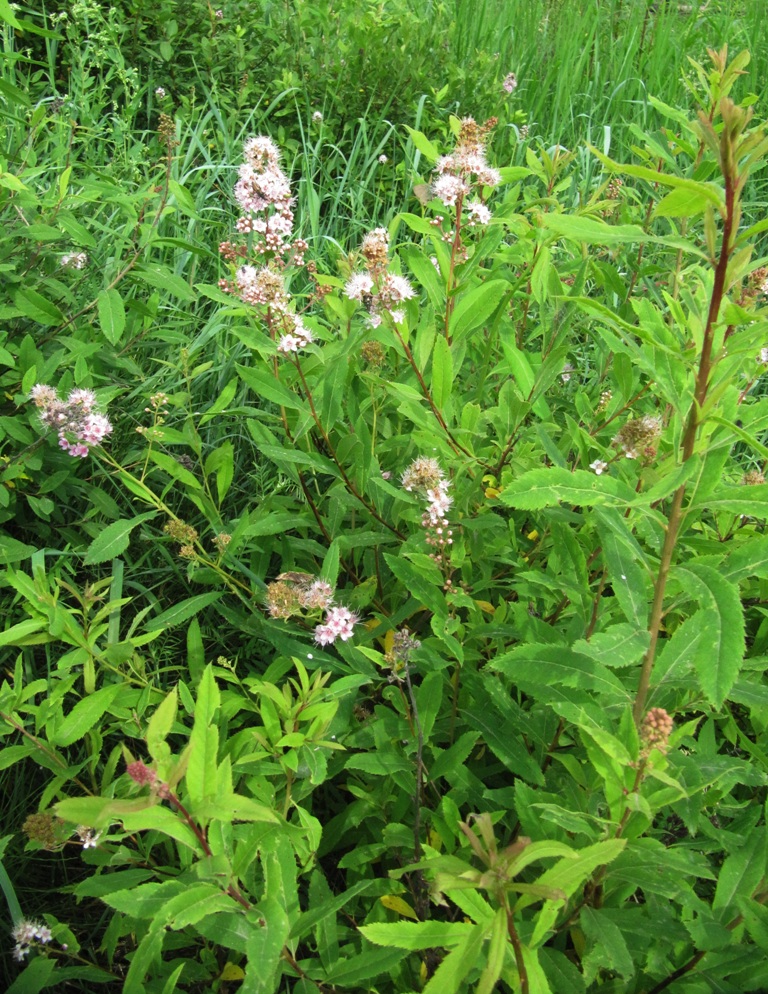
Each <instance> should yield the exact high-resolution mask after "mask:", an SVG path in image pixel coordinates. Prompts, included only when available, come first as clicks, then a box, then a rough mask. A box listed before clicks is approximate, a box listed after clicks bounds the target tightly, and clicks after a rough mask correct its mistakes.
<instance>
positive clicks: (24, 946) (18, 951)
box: [11, 918, 53, 962]
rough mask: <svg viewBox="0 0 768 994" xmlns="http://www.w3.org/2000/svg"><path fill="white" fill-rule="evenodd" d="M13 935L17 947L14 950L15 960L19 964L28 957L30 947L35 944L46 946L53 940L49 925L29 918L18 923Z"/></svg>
mask: <svg viewBox="0 0 768 994" xmlns="http://www.w3.org/2000/svg"><path fill="white" fill-rule="evenodd" d="M11 935H12V937H13V940H14V942H15V943H16V947H15V949H14V950H13V958H14V959H15V960H17V961H19V962H21V960H23V959H24V957H25V956H27V955H28V953H29V950H30V947H31V946H32V945H33V944H35V943H38V942H39V943H42V944H43V945H45V944H46V943H48V942H50V941H51V939H52V938H53V936H52V934H51V930H50V929H49V928H48V926H47V925H43V924H41V923H40V922H36V921H31V920H30V919H28V918H22V919H21V921H19V922H17V923H16V925H14V927H13V931H12V932H11Z"/></svg>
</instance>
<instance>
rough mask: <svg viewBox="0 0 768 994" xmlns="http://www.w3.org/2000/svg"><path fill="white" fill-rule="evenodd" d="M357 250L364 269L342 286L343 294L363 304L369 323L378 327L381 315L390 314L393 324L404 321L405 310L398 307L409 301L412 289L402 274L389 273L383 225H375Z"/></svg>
mask: <svg viewBox="0 0 768 994" xmlns="http://www.w3.org/2000/svg"><path fill="white" fill-rule="evenodd" d="M360 252H361V254H362V256H363V258H364V260H365V265H366V271H365V272H358V273H354V274H353V275H352V276H351V277H350V278H349V279H348V280H347V283H346V286H345V287H344V294H345V295H346V296H347V297H348V298H349V299H350V300H359V301H361V302H362V303H364V304H365V306H366V309H367V311H368V314H369V315H370V320H371V325H372V326H373V327H374V328H377V327H378V326H379V325H380V324H381V321H382V314H384V313H388V314H391V316H392V320H393V321H394V322H395V323H396V324H402V322H403V321H405V311H404V310H403V309H402V307H401V306H400V305H401V304H402V303H403V302H404V301H406V300H411V298H413V297H414V296H415V292H414V289H413V287H412V286H411V284H410V283H409V282H408V280H407V279H406V278H405V277H404V276H399V275H398V274H397V273H390V272H388V270H387V265H388V263H389V234H388V233H387V229H386V228H374V230H373V231H370V232H369V233H368V234H367V235H366V236H365V238H364V239H363V244H362V246H361V248H360Z"/></svg>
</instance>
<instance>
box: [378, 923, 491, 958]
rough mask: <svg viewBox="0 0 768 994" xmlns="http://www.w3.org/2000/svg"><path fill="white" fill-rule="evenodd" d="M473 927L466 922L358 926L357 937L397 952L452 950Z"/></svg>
mask: <svg viewBox="0 0 768 994" xmlns="http://www.w3.org/2000/svg"><path fill="white" fill-rule="evenodd" d="M474 928H475V926H474V925H470V924H468V923H466V922H432V921H427V922H386V923H377V924H374V925H361V926H360V929H359V931H360V934H361V935H362V936H363V938H365V939H367V940H368V941H369V942H372V943H373V944H374V945H376V946H396V947H397V948H398V949H410V950H411V951H415V950H419V949H432V948H433V947H434V948H438V949H439V948H445V949H453V948H454V947H456V946H458V945H459V943H461V942H463V941H464V940H465V939H466V938H467V936H469V935H470V934H471V932H472V930H473V929H474Z"/></svg>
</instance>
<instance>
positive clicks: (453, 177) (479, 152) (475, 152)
mask: <svg viewBox="0 0 768 994" xmlns="http://www.w3.org/2000/svg"><path fill="white" fill-rule="evenodd" d="M495 126H496V119H495V118H493V117H492V118H490V120H488V121H486V122H485V123H484V124H478V123H477V122H476V121H475V119H474V118H472V117H465V118H463V120H462V122H461V128H460V129H459V135H458V138H457V139H456V147H455V148H454V150H453V152H452V153H451V154H450V155H443V156H441V158H439V159H438V160H437V164H436V166H435V169H436V172H437V174H438V176H437V179H436V180H434V182H433V184H432V193H433V195H434V196H435V197H437V198H438V199H439V200H442V201H443V203H444V204H446V206H453V205H454V204H456V203H457V202H458V200H459V198H462V199H463V197H464V196H466V195H467V194H468V193H469V192H470V191H471V190H472V187H473V186H477V187H484V186H498V185H499V183H500V182H501V173H499V171H498V170H497V169H494V168H492V167H491V166H489V165H488V161H487V159H486V145H487V143H488V136H489V135H490V133H491V131H492V130H493V128H494V127H495ZM473 177H474V179H473ZM489 214H490V212H489ZM488 220H490V217H489V218H488ZM484 223H487V222H484Z"/></svg>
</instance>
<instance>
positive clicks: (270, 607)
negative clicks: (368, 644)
mask: <svg viewBox="0 0 768 994" xmlns="http://www.w3.org/2000/svg"><path fill="white" fill-rule="evenodd" d="M335 596H336V593H335V591H334V589H333V587H332V586H331V584H330V583H328V582H327V581H326V580H323V579H322V578H320V577H317V576H312V575H311V574H310V573H295V572H288V573H281V574H280V575H279V576H278V577H277V579H276V580H274V581H273V582H272V583H270V584H268V586H267V594H266V601H267V612H268V613H269V615H270V617H272V618H292V617H294V616H296V615H299V616H304V615H306V614H312V613H316V612H318V611H323V612H325V615H324V618H323V622H322V624H319V625H317V626H316V627H315V642H317V643H318V645H323V646H325V645H332V644H333V643H334V642H335V641H336V639H341V641H342V642H347V641H348V640H349V639H351V638H352V635H353V634H354V627H355V625H356V624H357V623H358V622H359V621H360V618H359V616H358V615H357V614H355V613H354V612H352V611H350V610H349V608H346V607H344V606H343V605H340V604H335V603H334V599H335Z"/></svg>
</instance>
